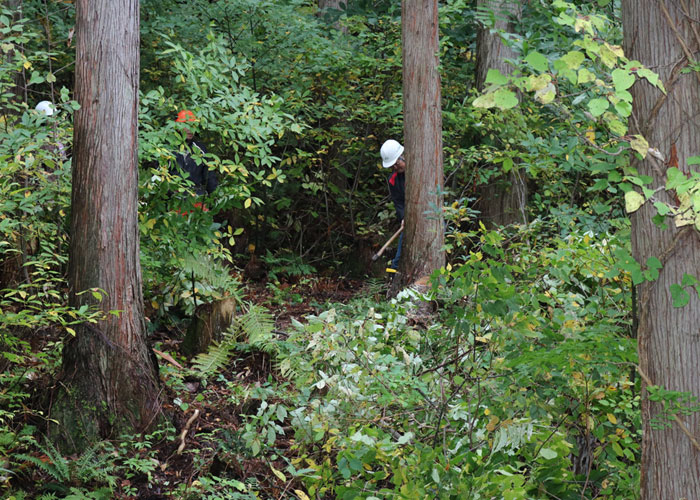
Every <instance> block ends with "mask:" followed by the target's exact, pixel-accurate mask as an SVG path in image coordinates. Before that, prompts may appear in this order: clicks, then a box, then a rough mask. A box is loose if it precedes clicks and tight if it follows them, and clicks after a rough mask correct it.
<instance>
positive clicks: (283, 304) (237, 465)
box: [121, 276, 365, 500]
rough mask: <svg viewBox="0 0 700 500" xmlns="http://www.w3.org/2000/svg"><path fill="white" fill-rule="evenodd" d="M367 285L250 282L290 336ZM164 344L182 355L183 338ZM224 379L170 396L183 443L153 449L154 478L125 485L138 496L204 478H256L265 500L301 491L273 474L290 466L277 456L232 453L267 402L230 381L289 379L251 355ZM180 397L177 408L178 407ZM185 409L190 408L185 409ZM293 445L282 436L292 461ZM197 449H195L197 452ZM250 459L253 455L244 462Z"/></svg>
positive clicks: (250, 293)
mask: <svg viewBox="0 0 700 500" xmlns="http://www.w3.org/2000/svg"><path fill="white" fill-rule="evenodd" d="M364 286H365V283H364V282H363V281H360V280H352V279H333V278H318V277H312V276H309V277H302V278H299V279H295V280H293V281H290V282H281V283H279V284H276V286H273V287H270V286H267V285H266V284H265V283H249V284H248V286H247V287H246V293H245V297H246V300H249V301H251V302H252V303H255V304H258V305H261V306H265V307H266V308H267V309H268V310H269V311H270V312H271V313H272V315H273V316H274V318H275V331H276V332H278V335H284V334H285V332H286V331H287V330H288V329H289V327H290V324H291V322H292V320H293V319H294V320H297V321H303V318H304V316H306V315H310V314H318V313H320V312H321V309H322V308H323V306H324V305H326V304H329V303H347V302H349V301H350V300H351V299H353V298H354V297H355V296H356V295H357V294H358V292H360V291H361V290H362V289H363V288H364ZM281 299H282V300H281ZM156 338H157V337H156ZM161 339H162V341H161V343H160V346H161V347H165V348H167V350H168V351H169V352H178V344H179V342H180V340H178V339H172V338H170V334H169V332H162V333H161ZM162 363H163V361H162V360H161V364H162ZM223 374H224V375H225V376H224V377H219V378H217V379H212V380H209V381H207V383H206V386H205V385H203V384H202V381H201V380H198V379H196V378H193V377H185V378H184V379H183V382H184V384H183V386H184V387H185V388H186V389H187V390H186V392H185V393H184V394H175V393H174V392H172V391H170V392H171V393H170V394H167V397H166V398H165V400H166V403H165V404H164V406H163V409H164V411H165V412H166V413H167V414H169V415H171V417H170V418H172V420H173V422H174V425H175V428H176V430H177V433H178V439H177V440H176V441H172V440H170V441H167V440H166V441H163V442H160V443H154V446H153V448H151V450H147V451H148V452H149V453H150V454H151V456H152V455H153V452H154V451H156V452H157V453H156V458H155V460H156V461H158V463H159V466H158V468H157V469H156V472H155V473H154V475H153V476H152V477H151V478H150V479H149V478H148V477H146V476H143V477H141V478H134V479H135V480H130V481H128V484H124V486H132V487H136V488H137V489H138V492H139V493H138V497H136V498H139V499H145V500H158V499H165V498H172V497H171V496H169V493H168V491H167V490H168V489H169V488H168V486H169V485H176V484H182V483H183V482H184V483H186V484H191V483H193V482H194V481H196V480H197V478H199V477H201V476H208V475H211V476H227V477H238V478H241V480H242V479H243V478H245V479H247V480H250V479H251V478H255V479H256V480H257V483H258V486H259V491H261V492H264V495H265V498H282V497H284V496H285V493H286V492H289V491H290V490H291V489H294V488H299V487H300V485H299V484H295V482H294V481H282V480H281V478H279V477H278V476H277V475H275V474H274V473H272V470H271V468H275V469H276V470H278V471H281V470H283V469H284V468H285V467H286V465H287V463H286V462H285V461H283V460H282V459H281V458H279V457H276V458H277V460H275V457H267V456H264V455H261V456H260V457H249V455H250V454H249V453H241V454H238V455H236V456H232V455H231V453H230V452H229V451H230V450H231V449H235V446H231V445H232V443H231V440H235V439H236V438H235V436H238V435H240V433H241V426H242V425H243V419H242V417H243V416H245V415H254V414H255V413H256V412H257V409H258V406H259V404H260V402H259V400H254V399H243V400H240V399H239V398H237V397H236V395H235V394H233V393H232V392H233V391H232V388H231V384H230V383H229V382H230V380H231V379H235V380H236V382H237V384H238V385H239V386H245V387H258V388H259V387H261V386H264V385H265V384H267V383H268V382H271V381H273V380H274V382H275V383H276V384H282V383H284V382H285V381H284V380H283V377H282V376H281V374H280V373H279V372H278V371H277V370H275V365H274V362H273V360H272V359H271V358H270V356H269V355H268V354H267V353H264V352H259V351H254V352H249V353H244V355H243V356H239V357H234V358H232V359H231V361H230V362H229V364H228V365H227V367H226V368H225V369H224V370H223ZM176 400H177V401H178V405H176V404H174V403H173V401H176ZM268 401H269V400H268ZM178 406H179V408H178ZM182 408H187V409H188V410H187V411H182ZM192 408H197V409H198V410H199V416H198V417H197V419H196V420H195V421H193V422H192V424H191V427H190V428H189V430H188V433H187V438H186V440H185V446H186V449H188V450H189V451H190V453H178V451H177V450H178V447H179V446H180V445H181V444H182V441H181V440H180V439H179V436H180V435H181V433H182V430H183V429H184V428H185V427H186V425H187V421H188V419H189V418H190V417H191V415H192V414H193V412H192V410H191V409H192ZM285 430H289V427H285ZM217 440H228V441H229V442H228V443H227V446H223V447H218V448H217V446H216V445H215V443H216V441H217ZM241 446H243V445H242V444H241ZM291 447H292V440H291V439H290V436H285V435H281V436H278V438H277V441H276V442H275V445H274V448H276V449H277V450H280V452H283V453H284V455H285V457H287V459H289V458H290V457H293V456H294V451H293V450H292V449H290V448H291ZM224 449H226V450H227V451H224ZM192 450H196V452H195V453H191V451H192ZM144 451H146V450H144ZM241 451H243V450H241ZM245 456H248V458H245V459H241V458H242V457H245ZM202 465H205V466H207V467H208V470H202V468H201V467H202ZM139 479H140V480H139ZM121 498H131V497H128V496H126V497H121Z"/></svg>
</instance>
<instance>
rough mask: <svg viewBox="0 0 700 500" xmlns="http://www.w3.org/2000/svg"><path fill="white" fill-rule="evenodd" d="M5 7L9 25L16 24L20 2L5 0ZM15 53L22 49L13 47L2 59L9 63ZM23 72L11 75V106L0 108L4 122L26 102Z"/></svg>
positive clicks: (19, 0)
mask: <svg viewBox="0 0 700 500" xmlns="http://www.w3.org/2000/svg"><path fill="white" fill-rule="evenodd" d="M5 5H6V6H7V8H8V9H9V10H10V12H12V20H11V23H13V24H14V23H16V22H17V21H19V19H20V18H21V17H22V0H6V1H5ZM2 38H3V36H1V35H0V40H2ZM17 51H20V52H21V51H22V47H20V46H15V49H14V50H10V51H9V52H7V53H6V54H5V55H4V57H5V59H6V60H7V61H11V60H13V59H14V58H15V52H17ZM23 71H24V70H22V71H17V72H16V73H14V74H13V75H12V81H13V84H12V86H11V87H10V88H9V89H8V90H9V92H8V93H9V94H11V97H10V101H11V105H10V106H7V107H4V108H2V115H3V117H5V120H7V118H8V117H9V116H10V115H19V114H21V112H20V111H18V109H15V108H16V106H18V105H19V104H20V103H22V102H24V101H25V100H26V84H25V79H24V75H23Z"/></svg>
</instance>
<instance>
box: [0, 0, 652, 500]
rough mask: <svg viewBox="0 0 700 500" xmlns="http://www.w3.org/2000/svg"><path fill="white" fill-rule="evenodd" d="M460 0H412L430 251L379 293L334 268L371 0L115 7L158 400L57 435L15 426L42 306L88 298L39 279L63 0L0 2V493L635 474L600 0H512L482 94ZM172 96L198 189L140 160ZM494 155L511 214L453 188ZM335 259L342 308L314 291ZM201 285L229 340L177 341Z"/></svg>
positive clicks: (381, 97) (175, 145) (89, 316)
mask: <svg viewBox="0 0 700 500" xmlns="http://www.w3.org/2000/svg"><path fill="white" fill-rule="evenodd" d="M475 3H476V2H470V1H467V0H449V1H447V2H442V3H441V11H440V16H441V17H440V19H441V22H440V28H441V53H440V57H441V64H442V67H441V71H442V76H443V99H444V102H443V110H444V138H445V140H444V143H445V174H446V183H445V185H446V188H447V190H448V193H447V196H446V205H445V207H443V208H442V210H443V213H444V215H445V217H446V219H447V224H446V251H447V252H448V261H449V265H448V266H447V267H446V268H444V269H441V270H439V271H436V272H435V273H434V275H433V277H432V280H431V287H430V290H429V291H427V292H418V291H416V290H412V289H407V290H405V291H403V292H401V293H400V294H399V295H398V297H396V298H394V299H392V300H387V299H385V295H384V292H385V288H386V283H385V281H384V278H377V277H376V276H375V277H366V276H364V274H365V272H366V271H367V270H368V269H369V257H370V256H371V254H372V253H373V251H374V250H376V245H377V243H380V241H381V240H382V239H383V236H384V235H388V234H391V233H392V232H393V230H394V227H393V226H392V224H394V221H393V210H392V208H391V206H390V205H389V204H388V203H387V200H388V198H387V196H386V186H385V184H386V183H385V180H384V176H385V172H384V171H382V170H381V168H380V167H379V166H378V156H377V151H378V149H379V146H380V144H381V143H382V141H383V140H385V139H386V138H389V137H396V138H400V135H401V131H402V99H401V46H400V40H401V30H400V17H399V16H400V5H399V2H398V1H388V0H387V1H369V0H356V1H351V2H349V6H348V8H347V10H345V11H343V12H339V11H330V12H328V13H327V14H326V16H325V17H321V16H318V15H316V14H317V13H316V11H317V8H316V4H315V2H311V1H307V0H278V1H272V0H263V1H259V0H218V1H210V0H191V1H189V2H187V3H182V2H177V1H172V0H143V1H142V2H141V6H142V24H141V36H142V56H141V59H142V73H141V77H142V81H141V100H140V137H139V139H140V142H139V158H140V211H139V220H140V229H141V252H142V259H141V262H142V267H143V272H144V291H143V292H144V296H145V298H146V303H147V305H148V307H147V309H148V311H147V315H148V320H149V323H148V324H149V332H150V334H151V335H150V340H151V343H152V345H153V347H154V348H155V349H156V350H157V352H158V353H159V356H160V359H161V362H160V364H161V366H160V375H161V379H162V381H163V391H164V394H165V395H166V397H167V404H166V405H165V407H164V409H163V410H164V413H165V414H166V415H167V416H168V418H167V419H166V423H165V424H164V425H163V426H162V427H160V428H158V429H157V430H156V431H155V432H153V433H151V434H147V435H133V436H113V437H112V439H110V440H105V441H103V442H98V443H94V445H93V446H92V447H90V448H89V449H88V450H85V452H84V453H83V454H82V455H80V456H70V457H66V456H63V455H62V454H61V452H60V450H58V449H56V448H55V447H54V445H53V444H52V443H51V441H50V440H48V439H46V438H45V436H44V431H45V429H46V422H47V419H50V418H51V413H50V411H51V387H52V385H53V381H54V380H55V378H56V374H57V372H58V370H59V369H60V356H61V349H62V346H63V343H64V342H65V340H66V339H67V338H69V337H70V335H74V334H75V332H74V331H73V329H72V328H71V325H74V324H76V323H78V322H84V321H91V322H96V321H98V320H99V314H98V313H97V312H95V311H91V310H89V309H88V308H87V307H84V308H81V309H80V310H73V309H71V308H69V307H68V306H67V298H66V297H67V283H66V279H65V276H66V266H67V259H68V255H67V243H68V238H69V234H68V233H69V227H68V221H69V214H70V189H71V178H70V171H71V142H72V124H71V123H72V113H73V112H74V111H75V110H76V109H78V107H79V105H78V103H76V102H74V101H73V100H72V99H71V97H72V96H71V89H72V66H73V64H74V61H73V57H74V52H73V47H72V45H73V24H74V15H75V13H74V5H73V3H72V2H70V1H68V2H44V1H39V0H24V1H23V2H21V6H22V8H21V12H19V13H18V12H10V11H9V10H7V9H3V10H2V13H1V14H0V37H1V39H0V41H1V42H2V43H1V44H0V52H1V53H2V59H0V65H1V66H0V86H1V89H0V90H1V92H0V109H1V110H2V117H0V120H1V121H0V144H1V147H0V165H1V166H0V174H1V175H0V248H1V249H2V254H1V255H0V351H1V355H0V368H1V370H0V380H1V382H2V383H1V384H0V387H1V388H2V389H0V483H1V486H0V487H1V488H2V492H3V496H4V497H8V498H16V499H21V498H43V499H50V498H192V499H195V498H196V499H200V498H211V499H214V498H231V499H234V498H241V499H243V498H299V499H302V500H303V499H307V498H319V499H320V498H344V499H355V498H455V499H462V498H469V499H480V498H481V499H490V498H506V499H530V498H532V499H539V498H559V499H574V498H576V499H580V498H605V499H630V498H636V497H637V496H638V481H639V477H638V476H639V456H640V452H639V444H640V435H639V434H640V413H639V395H638V389H639V383H638V380H637V379H636V378H635V375H634V373H635V371H634V369H633V367H634V365H635V363H636V346H635V340H634V338H633V337H634V335H633V327H632V324H631V323H632V314H631V303H632V301H631V295H632V281H633V280H634V282H635V283H638V282H640V281H642V280H644V279H648V280H651V279H653V278H654V273H655V272H658V268H657V267H656V266H655V263H654V262H649V263H646V266H645V267H644V268H642V267H640V266H639V265H638V264H636V263H635V262H634V261H633V260H632V259H631V257H630V255H629V249H628V246H629V242H628V240H629V223H628V221H627V219H626V218H625V217H624V199H623V193H624V192H629V191H630V190H631V186H632V184H634V183H637V184H639V182H643V179H638V178H636V177H635V173H634V172H630V171H629V170H628V162H627V159H626V156H625V155H624V154H620V150H619V148H620V147H622V148H623V149H624V148H632V149H637V150H639V148H642V146H641V145H640V143H639V142H635V138H631V137H628V136H627V131H626V125H625V123H626V119H627V117H628V116H629V110H630V107H629V100H628V99H627V94H628V93H626V89H627V88H628V87H629V85H627V84H628V83H629V78H628V77H629V73H630V72H629V70H628V69H629V68H628V67H627V66H625V64H626V61H625V60H624V58H623V57H622V56H621V54H620V53H619V47H617V43H618V41H619V38H620V29H619V26H618V25H617V23H616V21H615V15H616V10H615V4H616V2H608V1H602V0H598V2H575V4H576V5H574V4H573V3H567V2H563V1H561V0H555V1H553V2H550V1H542V2H530V3H529V4H528V8H526V9H525V11H524V17H523V20H522V22H521V24H520V26H519V28H518V29H520V30H521V35H520V36H515V35H514V36H509V37H508V40H509V43H511V44H512V45H513V46H514V47H515V48H516V49H517V52H518V53H519V54H520V56H521V57H520V59H519V60H517V61H513V65H514V67H515V68H516V69H517V71H516V72H515V73H514V75H513V76H512V77H504V76H503V75H500V74H496V73H493V74H492V75H490V80H489V83H490V85H491V87H490V88H489V89H487V91H486V92H485V94H484V95H482V96H477V95H476V94H475V93H474V90H473V76H472V75H473V70H474V62H475V55H474V54H475V38H476V23H477V22H482V23H486V24H488V23H489V19H490V18H491V17H492V16H493V15H494V14H493V13H491V12H488V11H484V10H483V9H482V10H477V9H476V6H475V5H474V4H475ZM336 23H340V25H338V24H336ZM340 26H342V27H343V28H344V29H345V30H341V29H338V28H339V27H340ZM637 76H639V77H646V78H647V79H649V80H650V81H653V74H651V73H650V72H649V73H644V74H639V73H637ZM625 85H627V87H626V86H625ZM630 85H631V83H630ZM516 94H517V95H518V98H519V99H520V100H521V101H520V104H519V106H517V107H516V106H515V105H516V104H517V103H518V99H515V97H514V96H515V95H516ZM44 99H48V100H52V101H54V102H55V103H56V105H57V108H58V110H59V112H58V113H56V114H54V115H52V116H43V115H41V114H39V113H37V112H35V111H34V109H33V108H34V106H35V104H36V102H38V101H39V100H44ZM494 108H496V109H497V110H498V111H496V112H494V111H492V110H493V109H494ZM182 109H189V110H192V111H193V113H194V114H195V115H196V116H197V118H198V121H197V122H195V123H194V124H188V126H190V127H191V128H192V129H194V131H195V133H196V134H197V136H198V137H199V138H200V139H201V140H202V141H203V143H204V144H205V145H206V146H207V148H208V152H207V154H206V155H201V158H198V159H199V160H202V161H206V162H207V165H208V166H209V168H210V169H212V170H214V171H216V172H217V175H218V178H219V181H220V184H219V187H218V189H217V190H216V191H215V192H214V194H213V195H210V196H209V197H208V198H207V200H206V204H207V207H208V208H209V210H208V211H202V210H197V209H196V208H195V207H194V203H195V201H197V200H196V198H195V197H194V196H193V193H192V186H191V184H190V183H188V182H187V181H184V180H183V179H182V178H181V177H179V176H177V175H173V173H172V171H171V168H170V167H171V166H172V162H173V161H174V155H175V152H176V151H178V150H179V148H181V144H182V142H183V139H184V136H185V131H184V129H183V127H182V124H180V123H176V122H175V121H174V118H175V117H176V116H177V112H178V111H179V110H182ZM644 154H646V151H644ZM516 163H517V165H519V168H522V169H524V171H525V172H526V173H527V176H528V178H529V179H530V192H531V196H530V200H529V204H528V207H527V210H528V218H529V220H530V222H529V223H528V224H527V225H519V226H514V227H507V228H499V229H487V228H486V227H485V226H484V225H483V224H480V222H479V220H478V215H479V214H478V213H476V212H474V210H473V203H474V201H475V199H476V198H478V197H479V193H480V187H479V186H480V185H481V184H482V183H483V182H485V181H487V180H488V177H489V176H490V175H492V174H491V172H492V168H491V167H492V166H493V165H498V166H500V167H502V170H503V171H506V172H507V171H508V170H509V169H511V168H513V165H514V164H516ZM372 245H375V246H374V247H373V246H372ZM253 264H257V265H258V266H259V267H260V268H261V269H262V272H263V274H264V275H266V277H265V278H264V279H262V280H258V281H257V282H253V281H252V280H247V281H246V275H245V274H244V273H241V270H242V269H244V268H245V269H251V268H252V267H253ZM630 273H631V274H630ZM350 277H354V278H356V277H362V278H363V279H364V282H363V283H362V284H358V283H359V282H352V285H351V286H353V287H355V290H354V292H355V294H354V297H353V298H352V300H347V299H346V300H344V301H343V303H340V302H338V301H336V300H332V301H330V302H326V301H324V300H321V298H328V297H330V298H331V299H337V298H338V297H337V295H333V294H327V295H325V296H324V295H323V294H321V293H319V291H320V290H322V289H323V288H324V287H326V288H328V283H329V282H330V283H333V282H335V289H336V291H337V290H338V289H339V288H340V286H341V285H340V284H341V283H347V280H348V279H349V278H350ZM258 278H259V277H258ZM83 293H91V294H93V295H94V296H95V297H96V298H97V299H98V300H99V298H100V296H101V291H100V290H86V291H84V292H83ZM225 297H234V298H235V299H236V301H237V304H238V305H237V308H238V313H239V314H238V317H237V319H236V321H235V322H234V324H233V326H232V327H231V330H230V332H229V333H228V334H227V335H226V336H225V337H224V339H223V340H222V341H221V342H220V343H218V344H215V345H214V346H213V347H212V349H211V350H210V351H209V352H208V353H204V354H201V355H199V356H198V357H195V358H193V359H189V360H187V359H185V357H184V356H183V354H182V353H181V352H180V351H179V344H180V342H181V340H182V337H183V331H184V330H185V329H186V328H187V322H188V320H189V317H190V316H191V315H192V313H193V311H194V309H195V307H196V305H197V304H202V303H210V302H214V301H217V300H220V299H222V298H225ZM416 301H428V302H431V303H432V304H433V305H434V309H435V312H434V313H433V314H431V315H421V314H417V313H416V312H415V308H414V307H413V305H414V303H415V302H416ZM285 310H287V311H291V313H290V312H285ZM295 311H300V313H299V314H296V313H295ZM290 315H293V317H291V318H290ZM276 320H277V321H276ZM195 410H196V411H197V413H195ZM183 432H184V434H183Z"/></svg>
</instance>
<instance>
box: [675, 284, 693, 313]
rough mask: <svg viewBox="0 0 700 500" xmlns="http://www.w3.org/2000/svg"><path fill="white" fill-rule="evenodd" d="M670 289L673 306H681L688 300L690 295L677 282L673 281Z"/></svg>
mask: <svg viewBox="0 0 700 500" xmlns="http://www.w3.org/2000/svg"><path fill="white" fill-rule="evenodd" d="M670 290H671V299H672V301H673V307H683V306H685V305H686V304H688V302H690V295H689V294H688V292H686V291H685V290H683V287H681V286H680V285H679V284H677V283H674V284H673V285H671V287H670Z"/></svg>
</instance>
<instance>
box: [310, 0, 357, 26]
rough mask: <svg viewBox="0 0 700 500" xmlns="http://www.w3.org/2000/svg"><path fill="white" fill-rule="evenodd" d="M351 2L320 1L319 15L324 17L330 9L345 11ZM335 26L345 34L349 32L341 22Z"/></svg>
mask: <svg viewBox="0 0 700 500" xmlns="http://www.w3.org/2000/svg"><path fill="white" fill-rule="evenodd" d="M349 1H350V0H318V14H319V16H321V17H323V16H324V15H325V14H326V12H327V11H328V9H335V10H345V9H347V7H348V2H349ZM334 26H335V28H336V29H338V30H340V31H342V32H343V33H347V32H348V29H347V28H346V27H345V26H343V25H341V24H340V22H339V21H338V22H336V23H335V24H334Z"/></svg>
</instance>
